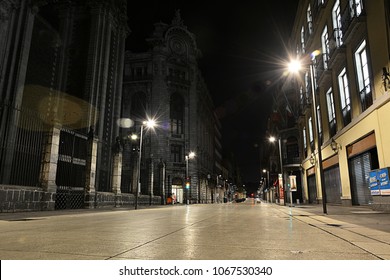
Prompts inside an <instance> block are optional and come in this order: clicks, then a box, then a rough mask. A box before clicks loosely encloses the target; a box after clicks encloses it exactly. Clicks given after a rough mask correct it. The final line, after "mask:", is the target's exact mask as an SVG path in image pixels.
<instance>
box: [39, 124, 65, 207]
mask: <svg viewBox="0 0 390 280" xmlns="http://www.w3.org/2000/svg"><path fill="white" fill-rule="evenodd" d="M60 132H61V129H60V127H59V126H58V125H53V126H52V127H51V129H50V130H49V131H48V132H47V134H46V136H45V138H46V139H45V144H44V148H43V159H42V165H41V172H40V176H39V182H40V186H41V187H42V189H43V191H44V192H45V193H46V195H45V197H43V198H42V208H43V209H42V210H54V208H55V200H54V198H53V194H55V193H56V192H57V185H56V174H57V163H58V151H59V144H60Z"/></svg>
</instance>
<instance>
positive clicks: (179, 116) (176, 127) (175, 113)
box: [170, 93, 184, 135]
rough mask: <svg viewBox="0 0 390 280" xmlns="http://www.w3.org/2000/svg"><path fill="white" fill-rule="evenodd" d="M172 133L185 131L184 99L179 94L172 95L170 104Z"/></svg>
mask: <svg viewBox="0 0 390 280" xmlns="http://www.w3.org/2000/svg"><path fill="white" fill-rule="evenodd" d="M170 119H171V133H172V134H176V135H181V134H183V131H184V100H183V97H181V96H180V95H179V94H177V93H175V94H172V96H171V104H170Z"/></svg>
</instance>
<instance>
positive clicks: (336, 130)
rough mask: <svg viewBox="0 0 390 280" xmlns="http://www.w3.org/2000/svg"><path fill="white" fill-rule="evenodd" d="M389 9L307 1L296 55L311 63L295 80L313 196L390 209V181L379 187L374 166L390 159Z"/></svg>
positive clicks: (307, 190) (308, 195)
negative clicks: (312, 78)
mask: <svg viewBox="0 0 390 280" xmlns="http://www.w3.org/2000/svg"><path fill="white" fill-rule="evenodd" d="M389 14H390V1H388V0H378V1H364V0H315V1H312V0H301V1H300V2H299V7H298V10H297V14H296V19H295V24H294V28H293V32H292V37H291V50H292V53H291V54H290V55H291V56H294V57H296V58H297V59H300V60H304V61H306V66H307V67H306V70H304V71H303V72H302V73H301V75H300V77H298V78H296V79H295V81H296V85H295V87H296V88H295V91H296V93H297V96H299V97H298V98H299V99H300V103H301V108H302V111H301V112H302V114H301V116H300V117H299V119H298V127H299V134H300V137H299V138H298V139H300V149H301V155H302V157H303V158H302V162H301V164H302V170H303V176H302V186H303V196H304V200H305V201H307V202H309V203H318V202H320V201H322V200H323V199H324V197H323V194H326V198H325V199H326V202H327V203H334V204H340V205H371V206H372V208H374V209H387V210H389V209H390V196H389V195H390V193H389V187H388V185H387V183H388V182H386V180H384V181H382V182H381V186H379V187H376V188H374V187H373V186H374V185H372V183H375V181H376V180H375V177H372V172H371V171H375V170H378V169H381V170H384V169H387V168H388V167H389V166H390V146H389V145H388V143H390V125H389V122H388V121H387V120H388V119H389V118H390V103H389V101H390V95H389V93H390V87H389V66H390V60H389V58H390V53H389V50H390V30H389V23H390V18H389ZM310 64H311V65H313V68H312V69H313V70H314V71H313V76H314V91H315V94H316V100H317V102H316V105H317V108H315V109H314V110H313V105H312V100H311V99H310V97H311V96H312V91H311V88H312V85H311V79H310V78H311V72H310V68H309V65H310ZM313 114H316V117H317V119H318V127H317V126H316V123H315V122H314V119H315V118H314V117H315V116H314V115H313ZM316 131H318V137H319V138H320V139H319V141H318V142H319V143H320V146H318V145H317V144H316V143H317V139H315V137H317V133H315V132H316ZM319 152H320V153H321V156H322V162H318V154H319ZM320 166H321V167H322V170H323V172H321V170H320ZM321 173H323V174H322V175H323V183H324V184H323V185H321V180H320V179H321V178H320V176H321ZM322 188H324V190H325V192H323V189H322ZM378 189H379V190H378Z"/></svg>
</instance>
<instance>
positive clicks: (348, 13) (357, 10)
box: [341, 0, 366, 37]
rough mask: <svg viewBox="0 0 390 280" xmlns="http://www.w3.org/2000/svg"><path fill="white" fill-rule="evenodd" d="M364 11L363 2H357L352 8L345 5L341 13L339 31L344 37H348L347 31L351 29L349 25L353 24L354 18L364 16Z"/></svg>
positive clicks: (360, 0) (361, 0)
mask: <svg viewBox="0 0 390 280" xmlns="http://www.w3.org/2000/svg"><path fill="white" fill-rule="evenodd" d="M365 14H366V11H365V9H364V6H363V0H359V1H358V3H357V4H356V3H355V2H354V4H353V5H352V6H350V5H347V7H345V9H344V11H343V12H342V13H341V31H342V34H343V35H344V36H345V37H349V36H348V35H347V34H348V31H349V30H350V29H351V28H352V27H351V24H352V23H353V22H354V20H355V19H356V18H359V17H361V16H364V15H365Z"/></svg>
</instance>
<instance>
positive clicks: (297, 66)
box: [288, 59, 302, 73]
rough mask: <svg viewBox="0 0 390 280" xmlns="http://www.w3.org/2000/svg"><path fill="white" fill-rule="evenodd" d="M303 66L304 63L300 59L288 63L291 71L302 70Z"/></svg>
mask: <svg viewBox="0 0 390 280" xmlns="http://www.w3.org/2000/svg"><path fill="white" fill-rule="evenodd" d="M301 68H302V64H301V62H300V61H299V60H296V59H294V60H292V61H291V62H290V63H289V64H288V71H289V72H290V73H297V72H299V71H300V70H301Z"/></svg>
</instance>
